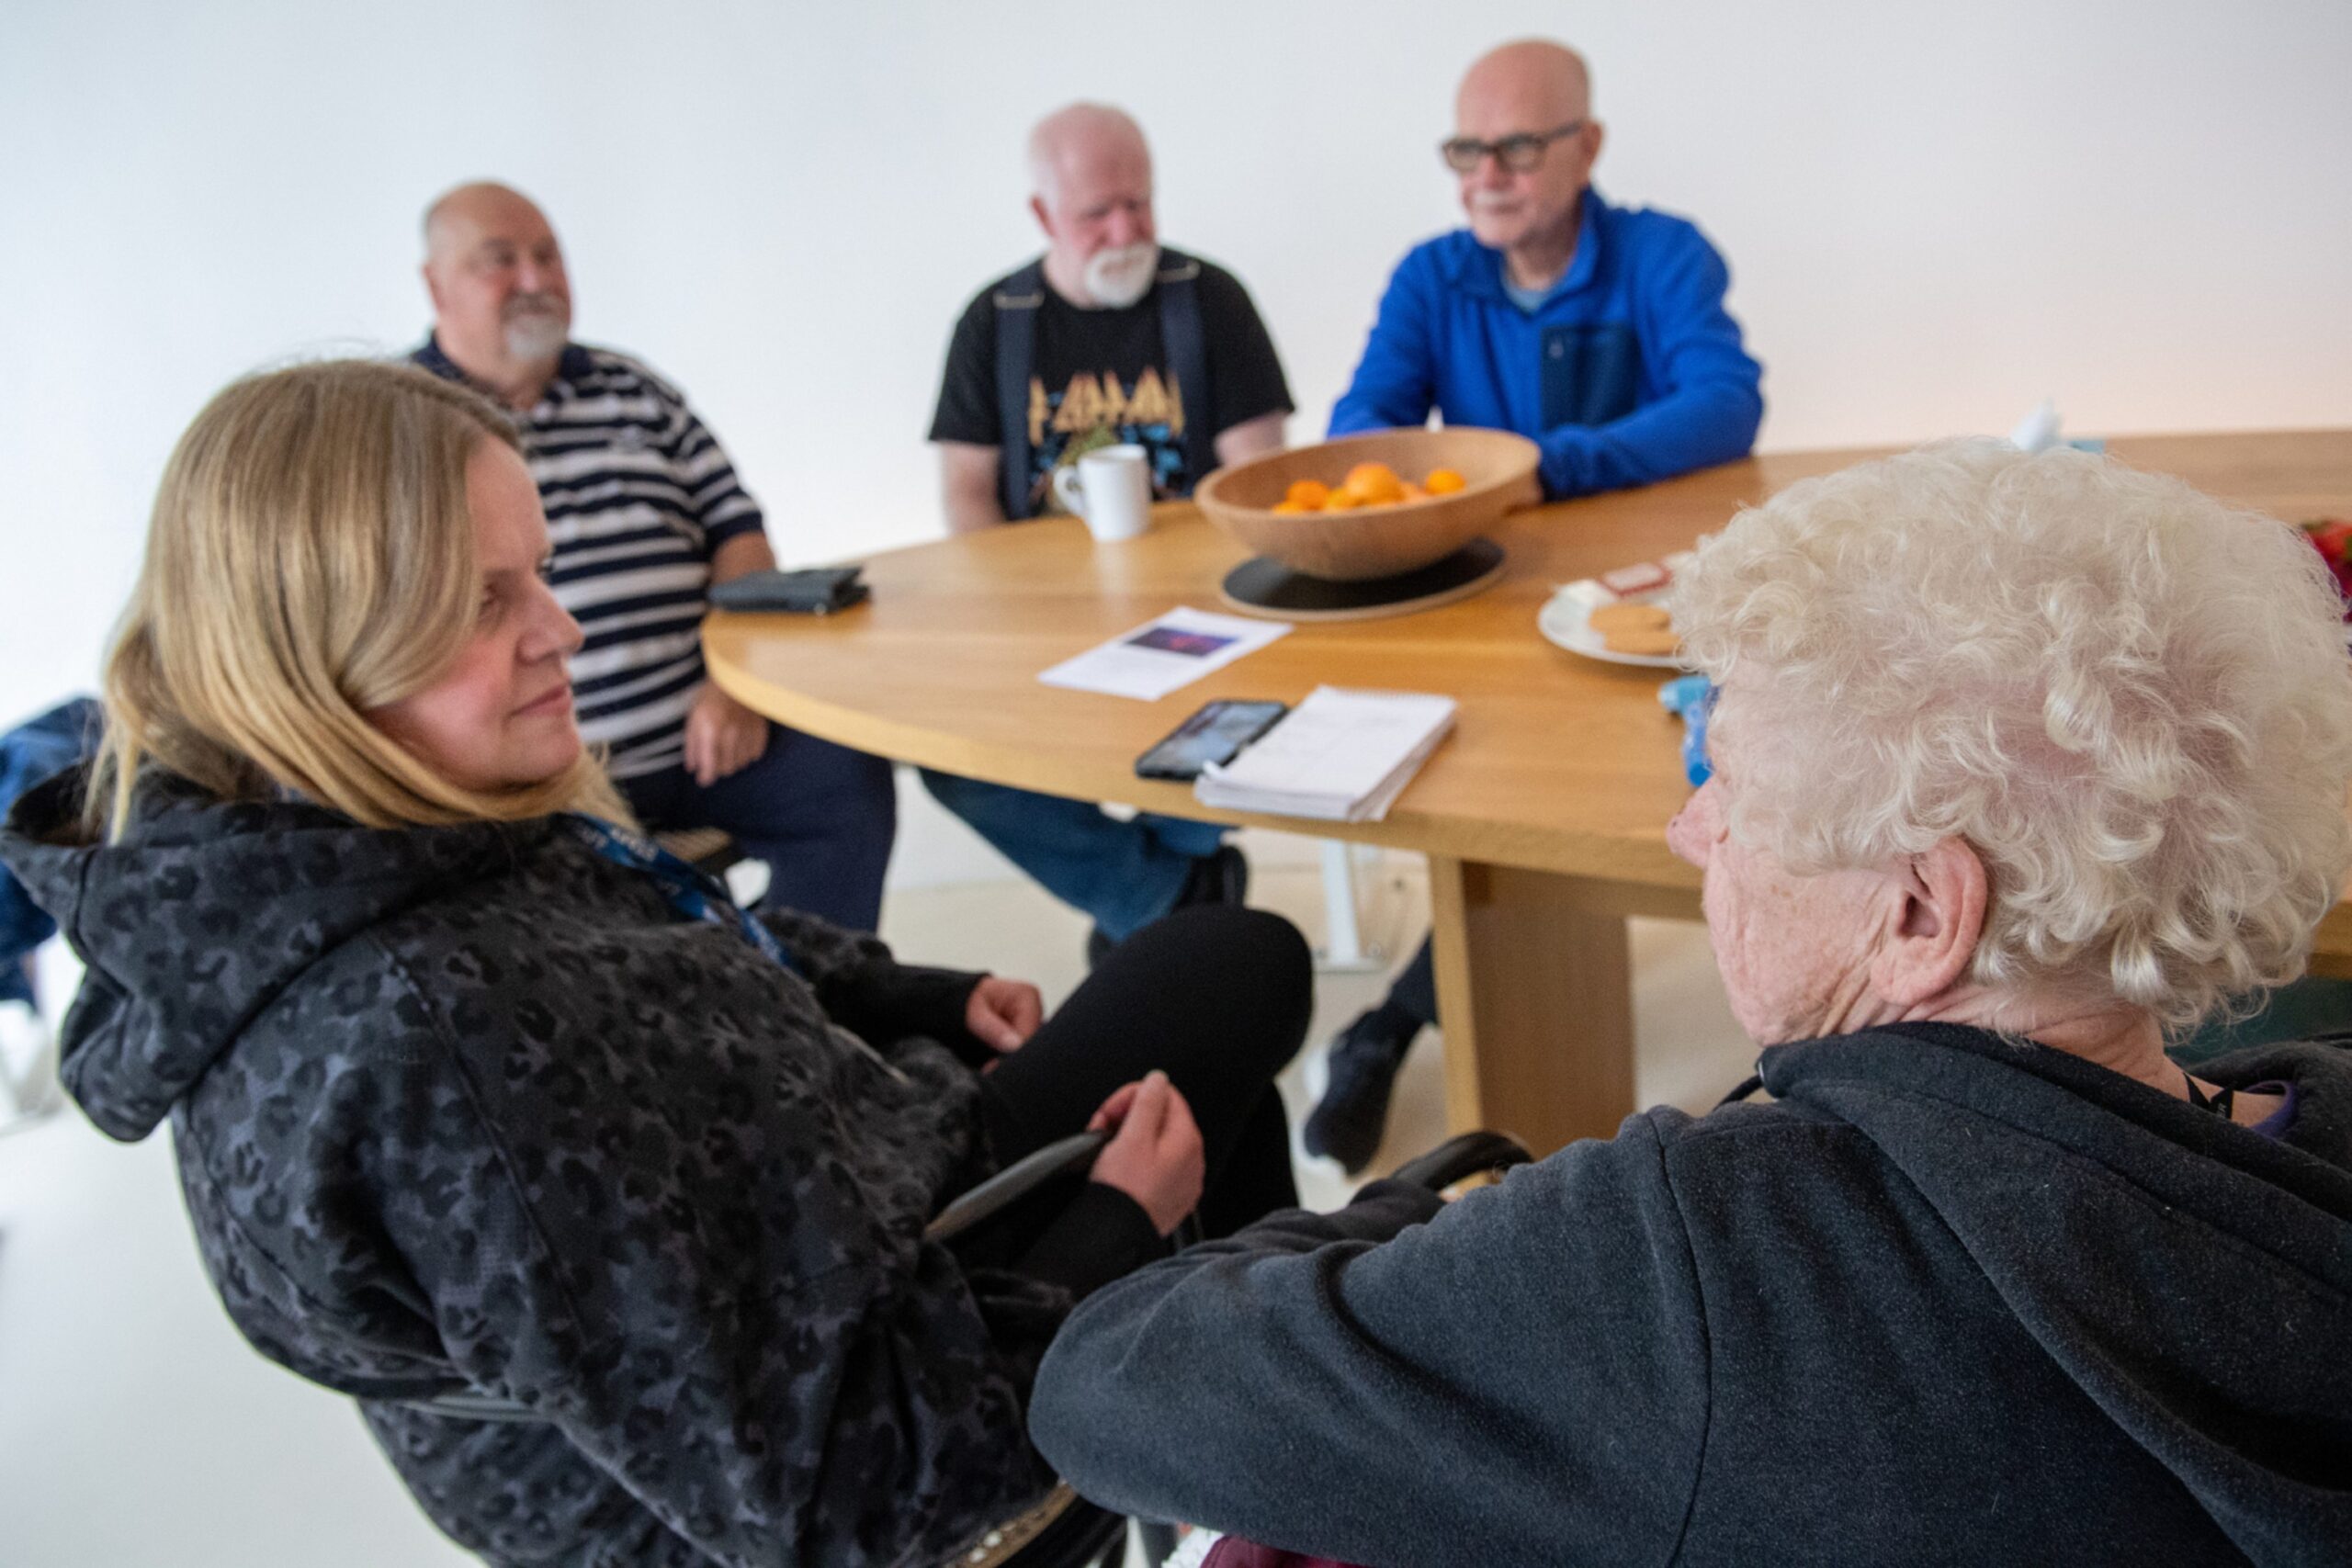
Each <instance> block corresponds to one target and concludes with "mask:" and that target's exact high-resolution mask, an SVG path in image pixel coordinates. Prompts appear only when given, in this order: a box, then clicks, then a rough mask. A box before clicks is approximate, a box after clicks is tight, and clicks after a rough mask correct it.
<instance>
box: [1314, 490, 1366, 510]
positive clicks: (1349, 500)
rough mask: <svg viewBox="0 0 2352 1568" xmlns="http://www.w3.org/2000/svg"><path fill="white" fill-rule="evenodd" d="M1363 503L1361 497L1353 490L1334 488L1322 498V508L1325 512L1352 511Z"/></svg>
mask: <svg viewBox="0 0 2352 1568" xmlns="http://www.w3.org/2000/svg"><path fill="white" fill-rule="evenodd" d="M1362 505H1363V498H1362V497H1360V496H1358V495H1357V494H1356V492H1355V491H1351V490H1345V489H1342V490H1335V491H1332V492H1331V493H1330V494H1329V496H1328V497H1326V498H1325V499H1324V502H1323V506H1322V510H1323V511H1325V512H1353V511H1354V510H1356V508H1358V507H1360V506H1362Z"/></svg>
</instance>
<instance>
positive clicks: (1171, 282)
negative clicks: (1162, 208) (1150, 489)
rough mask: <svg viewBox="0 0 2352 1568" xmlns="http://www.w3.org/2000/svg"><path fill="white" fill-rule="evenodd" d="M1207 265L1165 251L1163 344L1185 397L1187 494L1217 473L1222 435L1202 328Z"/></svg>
mask: <svg viewBox="0 0 2352 1568" xmlns="http://www.w3.org/2000/svg"><path fill="white" fill-rule="evenodd" d="M1200 279H1201V264H1200V263H1199V262H1198V261H1197V260H1195V259H1194V258H1193V257H1191V256H1188V255H1186V254H1184V253H1183V252H1182V251H1173V250H1170V249H1169V248H1168V247H1167V246H1165V245H1162V246H1161V247H1160V249H1159V278H1158V280H1157V281H1158V283H1159V342H1160V346H1161V348H1162V349H1163V350H1164V351H1165V352H1166V353H1167V355H1168V372H1169V374H1170V376H1171V377H1173V378H1174V379H1175V382H1176V389H1177V390H1178V391H1179V392H1180V393H1181V394H1182V398H1183V404H1182V406H1183V410H1184V428H1183V430H1182V432H1179V433H1178V434H1181V435H1182V439H1183V442H1184V493H1185V494H1186V495H1190V494H1192V493H1193V486H1194V485H1196V484H1199V483H1200V482H1201V481H1202V480H1203V479H1206V478H1208V477H1209V475H1210V474H1211V473H1212V472H1214V471H1215V470H1216V431H1215V430H1214V429H1212V428H1210V425H1209V417H1210V416H1209V340H1208V333H1207V331H1206V330H1205V329H1204V327H1203V326H1202V325H1201V289H1200Z"/></svg>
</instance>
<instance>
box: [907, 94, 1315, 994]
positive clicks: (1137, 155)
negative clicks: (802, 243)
mask: <svg viewBox="0 0 2352 1568" xmlns="http://www.w3.org/2000/svg"><path fill="white" fill-rule="evenodd" d="M1029 172H1030V178H1031V181H1032V195H1031V197H1030V201H1029V209H1030V211H1032V212H1033V213H1035V215H1036V219H1037V223H1038V226H1039V227H1040V228H1042V229H1044V230H1045V231H1046V254H1044V255H1043V256H1042V257H1040V258H1039V259H1037V260H1036V261H1034V262H1032V263H1030V264H1029V265H1027V266H1024V267H1023V268H1021V269H1020V270H1019V271H1018V272H1014V273H1012V274H1011V275H1009V276H1005V277H1001V278H999V279H997V281H995V282H994V283H991V284H990V285H989V286H988V287H987V288H983V289H982V290H980V292H979V293H978V296H976V297H975V298H974V299H973V300H972V302H971V304H970V306H969V307H968V308H967V310H965V311H964V315H963V319H962V320H961V321H957V322H956V335H955V338H954V341H953V342H952V343H951V344H950V345H949V348H948V351H947V371H946V375H945V377H944V379H943V380H942V382H941V385H940V390H939V407H938V411H937V412H936V413H935V414H934V415H933V419H932V424H931V439H932V440H933V442H935V443H936V444H937V445H938V446H939V455H940V468H941V476H942V479H943V491H944V503H945V508H946V513H947V526H948V528H949V530H950V531H951V532H954V533H958V534H964V533H970V532H973V531H975V530H977V529H981V528H987V527H990V526H994V525H999V524H1002V523H1005V522H1008V521H1012V522H1018V521H1021V520H1023V519H1026V518H1031V517H1035V516H1037V515H1039V514H1040V513H1045V512H1047V511H1049V510H1057V509H1058V502H1057V500H1056V498H1055V495H1054V487H1053V478H1054V472H1055V470H1056V469H1057V468H1061V467H1064V466H1066V465H1068V464H1070V463H1074V462H1076V461H1077V460H1078V459H1079V458H1080V457H1082V456H1083V455H1085V454H1086V453H1088V452H1091V451H1093V450H1094V449H1096V448H1097V447H1101V446H1118V445H1132V446H1140V447H1142V448H1143V449H1144V451H1145V453H1146V454H1147V455H1148V460H1149V463H1150V467H1151V476H1152V489H1153V492H1154V494H1155V495H1157V496H1158V497H1159V498H1162V499H1165V498H1168V497H1171V496H1184V495H1190V494H1191V493H1192V492H1193V486H1194V485H1195V484H1197V483H1199V482H1200V480H1201V479H1204V477H1206V476H1207V475H1208V473H1209V472H1210V471H1211V470H1212V469H1215V468H1218V467H1220V466H1222V465H1224V464H1227V463H1237V462H1240V461H1242V460H1243V459H1245V458H1249V457H1257V456H1259V455H1260V454H1261V453H1266V452H1272V451H1274V450H1276V449H1278V448H1279V447H1280V446H1282V444H1283V419H1284V418H1285V417H1286V416H1287V415H1288V414H1289V413H1290V412H1291V401H1290V389H1289V388H1288V386H1287V385H1286V384H1285V383H1284V381H1283V368H1282V363H1281V361H1280V360H1278V359H1277V358H1276V357H1275V355H1274V345H1273V344H1272V340H1271V339H1270V338H1269V337H1268V336H1267V334H1266V328H1265V323H1264V322H1262V321H1260V320H1259V318H1258V311H1257V308H1256V307H1255V306H1254V305H1252V304H1251V303H1250V295H1249V291H1248V290H1246V289H1244V288H1242V287H1241V284H1240V283H1239V281H1238V280H1237V279H1236V278H1235V277H1234V276H1233V275H1232V274H1231V273H1229V272H1227V271H1226V270H1225V269H1224V268H1222V267H1219V266H1216V265H1214V264H1212V263H1209V262H1205V261H1202V260H1200V259H1198V258H1197V257H1193V256H1189V255H1185V254H1182V252H1179V251H1175V250H1171V249H1170V248H1168V247H1165V246H1163V245H1161V244H1160V243H1159V235H1158V231H1157V230H1156V228H1155V226H1154V224H1153V221H1152V211H1151V196H1152V186H1151V152H1150V149H1149V148H1148V147H1147V146H1146V145H1145V143H1144V139H1143V131H1142V130H1140V129H1139V128H1138V127H1137V126H1136V122H1135V121H1134V120H1133V119H1131V118H1128V117H1127V116H1126V115H1125V113H1123V112H1121V111H1120V110H1118V109H1114V108H1110V107H1104V106H1103V105H1100V104H1072V105H1070V106H1069V107H1067V108H1064V109H1060V110H1058V111H1057V112H1055V113H1054V114H1051V115H1048V116H1046V118H1044V119H1042V120H1040V121H1039V122H1038V123H1037V127H1036V129H1035V130H1033V131H1031V132H1030V135H1029ZM923 782H924V784H927V785H928V786H929V787H930V789H931V792H932V794H933V795H934V796H936V797H937V798H938V799H939V801H940V803H941V804H942V805H944V806H945V807H947V808H948V809H949V810H950V811H953V812H955V813H956V815H957V816H958V817H961V818H963V819H964V820H965V821H966V822H967V823H969V824H970V825H971V826H972V827H973V828H974V829H977V830H978V832H979V834H980V836H981V837H982V838H985V839H987V840H989V842H990V843H992V844H994V845H995V846H996V847H997V848H998V849H999V850H1000V851H1001V852H1003V853H1004V854H1005V855H1006V857H1007V858H1009V859H1011V860H1012V862H1013V863H1016V864H1018V865H1019V866H1021V868H1022V869H1023V870H1024V871H1026V872H1028V873H1029V874H1030V875H1032V876H1034V877H1035V878H1036V879H1037V880H1038V882H1039V883H1041V884H1042V885H1043V886H1045V887H1046V890H1047V891H1048V892H1050V893H1052V894H1054V895H1055V896H1056V897H1059V898H1061V899H1062V900H1063V901H1064V902H1066V903H1068V904H1070V905H1072V906H1074V907H1076V908H1079V909H1081V910H1083V911H1085V912H1086V913H1087V914H1089V915H1091V916H1092V917H1093V918H1094V931H1093V934H1092V935H1091V937H1090V939H1089V940H1088V943H1087V953H1088V955H1089V957H1090V958H1093V957H1099V956H1100V955H1101V953H1103V951H1104V949H1106V948H1107V947H1108V946H1109V945H1110V944H1111V943H1113V942H1121V941H1124V940H1125V939H1126V938H1127V937H1128V936H1129V935H1131V934H1132V933H1133V932H1135V931H1136V930H1138V929H1140V928H1141V927H1142V926H1144V925H1146V924H1148V922H1150V921H1152V920H1154V919H1159V917H1160V916H1161V915H1164V914H1167V913H1168V912H1169V911H1170V910H1171V909H1173V908H1179V907H1181V906H1182V905H1186V904H1195V903H1237V904H1238V903H1239V902H1240V901H1241V899H1242V897H1243V895H1244V894H1245V892H1246V891H1247V885H1248V867H1247V866H1246V865H1245V864H1244V863H1243V862H1242V859H1241V853H1240V852H1239V851H1238V850H1236V849H1233V848H1232V847H1230V846H1228V845H1226V844H1225V842H1224V829H1222V828H1219V827H1218V826H1216V824H1214V823H1207V822H1187V821H1182V820H1180V819H1178V818H1165V817H1153V816H1148V815H1146V816H1142V817H1138V818H1136V819H1135V820H1133V821H1119V820H1117V819H1115V818H1110V817H1106V816H1104V815H1103V812H1102V811H1101V809H1100V808H1098V807H1094V806H1091V805H1089V804H1088V803H1086V802H1084V801H1071V800H1062V799H1057V798H1056V797H1053V796H1050V795H1032V794H1030V793H1028V792H1027V791H1025V790H1014V789H1006V788H1003V787H1001V786H1000V785H996V784H980V783H978V782H976V781H974V780H970V779H962V778H956V777H953V776H950V775H947V774H943V773H929V772H926V773H924V774H923Z"/></svg>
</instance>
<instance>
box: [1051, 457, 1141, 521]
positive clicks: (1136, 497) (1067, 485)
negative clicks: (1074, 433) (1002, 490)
mask: <svg viewBox="0 0 2352 1568" xmlns="http://www.w3.org/2000/svg"><path fill="white" fill-rule="evenodd" d="M1054 494H1055V495H1056V496H1057V497H1058V498H1059V499H1060V501H1061V503H1062V504H1063V505H1064V506H1067V507H1069V509H1070V510H1071V511H1072V512H1074V513H1078V515H1080V517H1083V518H1085V519H1086V528H1087V532H1089V533H1091V534H1092V535H1093V536H1095V537H1096V538H1098V539H1132V538H1134V537H1135V536H1136V535H1138V534H1140V533H1142V532H1143V531H1144V530H1145V529H1147V528H1148V527H1150V526H1151V455H1150V454H1149V453H1148V452H1146V451H1145V450H1144V449H1143V448H1142V447H1140V446H1103V447H1098V448H1097V449H1096V450H1094V451H1091V452H1089V453H1088V454H1086V456H1084V457H1080V459H1079V460H1078V461H1077V462H1075V463H1069V464H1065V465H1064V466H1063V467H1061V468H1056V469H1055V470H1054Z"/></svg>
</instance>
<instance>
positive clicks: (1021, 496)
mask: <svg viewBox="0 0 2352 1568" xmlns="http://www.w3.org/2000/svg"><path fill="white" fill-rule="evenodd" d="M991 302H992V303H994V305H995V306H996V406H997V420H998V429H999V430H1000V431H1001V432H1002V438H1001V440H999V441H998V443H997V466H996V489H997V500H998V502H1000V503H1001V505H1002V506H1003V507H1004V516H1005V521H1007V522H1009V523H1018V522H1019V521H1021V520H1022V519H1023V518H1024V517H1027V516H1029V515H1030V508H1029V458H1030V454H1031V453H1032V451H1033V450H1034V448H1032V446H1030V444H1029V380H1030V378H1031V376H1032V375H1033V374H1035V370H1036V365H1037V311H1038V310H1039V309H1040V308H1041V307H1043V306H1044V304H1045V303H1046V264H1045V262H1044V261H1043V260H1042V259H1041V260H1038V261H1033V262H1031V263H1030V264H1029V265H1027V266H1024V267H1023V268H1022V269H1021V270H1020V271H1019V272H1016V273H1014V274H1013V275H1012V276H1010V277H1008V278H1006V279H1004V281H1002V282H1001V283H999V284H998V285H997V286H996V289H995V292H994V294H993V295H992V297H991Z"/></svg>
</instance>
